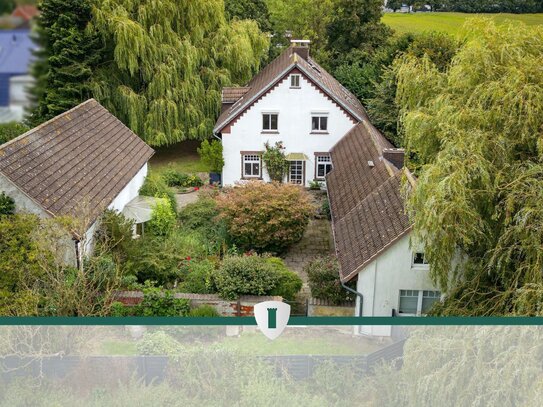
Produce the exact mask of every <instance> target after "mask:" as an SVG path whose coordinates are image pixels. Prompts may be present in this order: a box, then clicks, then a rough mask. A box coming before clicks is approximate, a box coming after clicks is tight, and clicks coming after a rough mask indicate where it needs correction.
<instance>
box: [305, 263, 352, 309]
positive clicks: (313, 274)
mask: <svg viewBox="0 0 543 407" xmlns="http://www.w3.org/2000/svg"><path fill="white" fill-rule="evenodd" d="M304 271H305V272H306V273H307V276H308V279H309V288H310V289H311V295H312V296H313V297H314V298H318V299H321V300H327V301H330V302H332V303H334V304H340V303H342V302H344V301H347V300H353V299H354V297H353V294H351V293H349V292H348V291H347V290H345V288H343V287H342V286H341V281H340V280H339V264H338V262H337V260H336V258H335V257H333V256H326V257H319V258H317V259H315V260H313V261H311V262H310V263H309V264H308V265H307V266H306V267H305V268H304Z"/></svg>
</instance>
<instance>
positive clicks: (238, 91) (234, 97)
mask: <svg viewBox="0 0 543 407" xmlns="http://www.w3.org/2000/svg"><path fill="white" fill-rule="evenodd" d="M249 89H250V88H248V87H237V88H223V90H222V102H223V103H234V102H237V101H238V100H239V99H240V98H241V97H242V96H243V95H245V94H246V93H247V92H248V91H249Z"/></svg>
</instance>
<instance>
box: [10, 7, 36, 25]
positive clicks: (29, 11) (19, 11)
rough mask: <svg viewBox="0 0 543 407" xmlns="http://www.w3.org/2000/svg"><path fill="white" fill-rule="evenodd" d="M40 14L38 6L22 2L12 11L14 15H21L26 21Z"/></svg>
mask: <svg viewBox="0 0 543 407" xmlns="http://www.w3.org/2000/svg"><path fill="white" fill-rule="evenodd" d="M38 14H39V11H38V8H37V7H36V6H33V5H31V4H22V5H20V6H17V7H16V8H15V10H13V12H12V13H11V16H12V17H20V18H22V19H23V20H25V21H29V20H31V19H32V18H34V17H35V16H37V15H38Z"/></svg>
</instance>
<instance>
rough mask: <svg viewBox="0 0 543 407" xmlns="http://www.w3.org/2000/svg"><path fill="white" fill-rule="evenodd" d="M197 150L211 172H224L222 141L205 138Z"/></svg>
mask: <svg viewBox="0 0 543 407" xmlns="http://www.w3.org/2000/svg"><path fill="white" fill-rule="evenodd" d="M197 151H198V154H200V158H201V159H202V162H203V163H204V164H205V165H207V166H208V167H209V171H210V172H216V173H219V172H222V168H223V167H224V158H223V154H222V143H221V142H220V141H219V140H212V141H211V142H209V140H204V141H202V144H201V145H200V147H199V148H198V150H197Z"/></svg>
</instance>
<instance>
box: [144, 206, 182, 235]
mask: <svg viewBox="0 0 543 407" xmlns="http://www.w3.org/2000/svg"><path fill="white" fill-rule="evenodd" d="M176 222H177V219H176V215H175V212H174V210H173V208H172V206H171V204H170V202H168V200H167V199H159V200H158V201H157V202H156V204H155V206H154V207H153V212H152V214H151V220H150V221H149V222H148V223H147V225H146V226H147V230H148V231H149V232H151V233H152V234H154V235H155V236H166V235H169V234H170V233H171V232H172V230H173V229H174V227H175V224H176Z"/></svg>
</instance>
